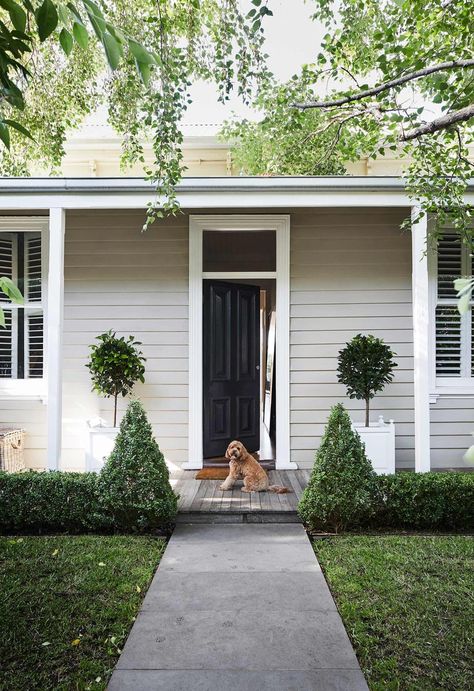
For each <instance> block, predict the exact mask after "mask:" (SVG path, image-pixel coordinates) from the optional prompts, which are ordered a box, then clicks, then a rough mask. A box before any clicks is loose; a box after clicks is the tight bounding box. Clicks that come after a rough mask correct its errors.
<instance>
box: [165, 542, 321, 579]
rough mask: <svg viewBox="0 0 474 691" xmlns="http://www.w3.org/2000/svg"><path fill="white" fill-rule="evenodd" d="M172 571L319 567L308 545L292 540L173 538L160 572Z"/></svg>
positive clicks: (270, 570) (202, 571) (228, 570)
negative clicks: (218, 540) (179, 539)
mask: <svg viewBox="0 0 474 691" xmlns="http://www.w3.org/2000/svg"><path fill="white" fill-rule="evenodd" d="M162 570H163V571H173V572H175V573H196V572H200V573H217V572H221V573H222V572H232V571H236V572H237V571H239V572H246V571H268V572H272V573H275V572H278V571H279V572H290V571H311V572H314V573H317V572H319V571H320V570H321V569H320V567H319V564H318V562H317V561H316V558H315V556H314V554H313V551H312V549H311V547H310V545H309V543H308V544H304V543H300V542H294V543H288V542H282V543H277V544H273V543H265V542H257V543H254V542H252V541H251V540H244V541H235V542H226V541H224V540H223V541H222V542H220V543H217V542H208V543H206V544H203V543H202V542H194V541H191V540H189V541H187V542H186V541H184V540H183V541H180V542H178V541H176V542H173V540H172V541H171V542H170V543H169V545H168V547H167V549H166V559H164V560H163V561H162V562H161V564H160V571H162Z"/></svg>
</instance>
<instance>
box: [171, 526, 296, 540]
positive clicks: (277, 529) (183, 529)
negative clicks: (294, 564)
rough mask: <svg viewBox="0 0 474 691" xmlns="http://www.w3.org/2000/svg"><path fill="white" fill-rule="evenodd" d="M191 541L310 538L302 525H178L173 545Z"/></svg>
mask: <svg viewBox="0 0 474 691" xmlns="http://www.w3.org/2000/svg"><path fill="white" fill-rule="evenodd" d="M190 539H192V541H193V543H196V542H214V543H221V542H245V543H246V544H251V543H253V544H255V543H257V542H259V543H261V542H271V543H272V544H278V543H281V542H300V543H304V544H307V543H308V536H307V535H306V532H305V530H304V528H303V526H302V525H301V523H300V524H296V523H282V524H277V525H275V524H273V523H258V524H256V525H253V524H245V523H239V524H235V525H219V524H210V525H205V524H204V525H203V524H200V523H191V524H190V523H183V524H181V525H177V526H176V528H175V530H174V532H173V543H176V542H181V541H186V543H187V544H189V540H190Z"/></svg>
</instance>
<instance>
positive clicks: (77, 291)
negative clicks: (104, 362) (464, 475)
mask: <svg viewBox="0 0 474 691" xmlns="http://www.w3.org/2000/svg"><path fill="white" fill-rule="evenodd" d="M469 195H470V201H471V202H472V201H473V200H474V198H473V195H472V193H471V192H470V193H469ZM178 197H179V201H180V204H181V208H182V211H183V212H182V213H181V214H179V215H178V216H176V217H175V218H169V219H165V220H163V221H160V222H157V223H156V224H155V225H154V226H153V227H152V228H150V229H149V230H148V231H147V232H146V233H142V232H141V227H142V224H143V221H144V216H145V213H144V209H145V208H146V205H147V203H148V202H149V201H151V200H153V198H154V191H153V189H152V187H151V186H150V185H149V184H148V183H147V182H145V181H143V180H142V179H139V178H105V177H104V178H89V179H87V178H83V179H81V178H64V179H59V178H57V179H53V178H50V179H48V178H41V179H39V178H38V179H3V180H2V182H1V184H0V214H1V218H0V225H1V228H0V275H11V276H13V278H14V279H16V280H18V281H19V282H20V284H21V285H22V286H23V290H24V293H25V296H26V304H25V306H24V307H18V306H10V305H8V306H7V308H6V316H7V328H6V329H5V330H1V331H0V421H1V423H2V424H5V425H9V426H20V427H22V428H24V429H25V430H26V433H27V435H26V444H27V447H26V452H25V457H26V462H27V465H28V466H29V467H31V468H51V469H55V468H60V469H63V470H78V471H80V470H84V469H85V468H86V464H85V449H86V448H87V444H88V435H89V429H88V426H87V421H88V420H90V419H92V418H94V417H97V416H101V417H103V418H105V419H107V420H108V421H109V422H110V421H111V414H112V404H111V401H110V399H109V400H104V399H99V398H98V397H97V396H96V395H95V394H92V393H91V384H90V379H89V373H88V371H87V370H86V367H85V362H86V359H87V356H88V346H89V345H90V344H91V343H93V341H94V339H95V337H96V336H97V335H98V334H100V333H102V332H104V331H107V330H108V329H113V330H115V331H117V333H118V334H120V335H121V334H124V335H128V334H133V335H135V336H136V338H137V339H138V340H140V341H141V342H142V343H143V346H142V350H143V353H144V355H145V356H146V358H147V362H146V383H145V384H143V385H138V386H136V388H135V393H136V395H137V396H138V397H139V398H140V399H141V400H142V401H143V403H144V405H145V407H146V409H147V412H148V414H149V418H150V421H151V422H152V424H153V427H154V431H155V434H156V437H157V439H158V441H159V443H160V446H161V448H162V450H163V451H164V453H165V456H166V458H167V460H168V461H169V463H170V464H175V465H178V466H182V467H184V468H188V469H194V468H200V467H201V466H202V465H203V463H204V464H205V462H206V459H209V458H213V457H217V456H219V455H220V454H221V451H222V444H223V443H224V442H227V441H228V440H229V436H234V434H235V431H236V430H237V431H238V432H239V436H240V433H241V436H242V437H243V439H245V440H250V441H248V444H249V446H252V444H254V445H255V444H259V445H260V446H261V447H262V446H263V444H264V441H265V443H266V444H267V450H266V451H262V453H261V458H265V459H271V458H273V459H274V461H275V464H276V467H277V468H282V469H287V468H296V467H311V465H312V463H313V460H314V452H315V449H316V448H317V447H318V444H319V441H320V438H321V434H322V432H323V429H324V425H325V422H326V420H327V417H328V413H329V410H330V408H331V406H332V405H333V404H334V403H336V402H339V401H342V402H345V404H346V406H347V408H348V409H349V411H350V413H351V416H352V418H353V420H354V421H362V420H363V404H362V403H361V402H358V401H350V400H349V399H347V398H346V395H345V389H344V387H343V386H341V385H339V384H338V383H337V374H336V366H337V355H338V351H339V350H340V349H341V347H343V346H344V344H345V343H346V342H347V341H348V340H349V339H351V338H352V337H353V336H354V335H356V334H358V333H371V334H374V335H375V336H378V337H382V338H383V339H384V340H385V341H386V343H388V344H389V345H390V346H391V347H392V349H393V350H394V351H395V353H396V355H397V357H396V360H397V362H398V367H397V369H396V373H395V379H394V382H393V383H392V384H390V385H389V386H387V387H386V389H385V390H384V391H383V393H382V394H379V395H378V396H377V397H376V398H375V399H374V401H373V403H372V414H371V418H372V420H373V421H374V423H376V422H377V420H378V418H379V416H380V415H383V416H384V418H385V420H390V419H393V420H394V421H395V429H396V467H397V469H416V470H418V471H428V470H430V469H440V468H445V469H446V468H462V467H464V464H463V454H464V452H465V450H466V448H467V447H468V446H470V444H471V437H470V434H471V432H472V431H473V430H474V370H473V366H474V340H473V334H474V329H473V321H472V310H471V312H469V313H468V314H467V315H465V316H463V317H462V318H461V317H460V316H459V315H458V313H457V311H456V306H455V302H456V301H455V295H454V292H453V289H452V277H454V276H458V275H461V274H470V273H471V271H472V267H471V266H470V265H469V262H470V257H469V256H468V253H467V251H465V250H464V249H462V248H461V247H460V245H459V244H457V243H456V241H453V240H451V239H450V238H449V236H448V237H447V239H446V240H445V241H443V242H442V243H441V245H440V248H439V252H438V254H437V255H436V254H432V255H428V256H427V255H426V254H425V237H426V232H427V220H426V219H425V220H421V221H420V222H419V223H417V224H416V225H415V227H414V230H413V233H412V234H410V233H406V232H402V231H401V230H400V223H401V221H402V219H403V218H405V217H406V216H407V215H410V214H411V213H413V209H412V208H411V206H410V201H409V199H408V197H407V195H406V193H405V191H404V187H403V183H402V181H401V180H400V179H399V178H397V177H368V176H364V177H331V178H324V177H320V178H311V177H305V178H297V177H291V178H286V177H281V178H279V177H276V178H239V177H216V178H186V179H184V180H183V181H182V183H181V184H180V186H179V189H178ZM4 306H5V305H4ZM273 336H275V339H273ZM273 346H274V347H273ZM267 355H268V356H269V357H268V358H267ZM273 355H274V357H272V356H273ZM272 362H273V367H272V366H271V365H272ZM265 365H266V366H265ZM262 369H265V370H266V371H265V372H263V371H262ZM270 375H271V376H270ZM265 379H267V382H266V383H265V381H264V380H265ZM270 388H271V389H272V406H271V408H269V407H268V405H266V406H265V405H264V399H265V390H267V398H269V395H270V392H269V389H270ZM267 404H268V401H267ZM125 405H126V402H125V401H123V400H122V401H121V409H122V410H123V409H124V407H125ZM263 415H267V427H264V425H263V424H262V416H263ZM264 437H266V439H264ZM262 454H263V455H262ZM267 454H268V455H267Z"/></svg>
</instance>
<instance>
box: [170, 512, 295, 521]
mask: <svg viewBox="0 0 474 691" xmlns="http://www.w3.org/2000/svg"><path fill="white" fill-rule="evenodd" d="M176 523H301V521H300V518H299V516H298V514H297V513H296V511H259V512H258V511H248V512H235V513H233V512H230V511H223V512H221V513H219V512H215V511H213V512H211V511H207V512H205V511H183V512H181V511H180V512H179V513H178V515H177V517H176Z"/></svg>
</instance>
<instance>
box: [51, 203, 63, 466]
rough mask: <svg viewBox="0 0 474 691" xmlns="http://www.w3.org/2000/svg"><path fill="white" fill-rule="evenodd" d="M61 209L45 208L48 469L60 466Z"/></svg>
mask: <svg viewBox="0 0 474 691" xmlns="http://www.w3.org/2000/svg"><path fill="white" fill-rule="evenodd" d="M64 231H65V211H64V209H61V208H53V209H50V210H49V261H48V301H47V377H48V469H49V470H58V469H59V468H60V467H61V440H62V398H63V392H62V384H63V375H62V340H63V305H64Z"/></svg>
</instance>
